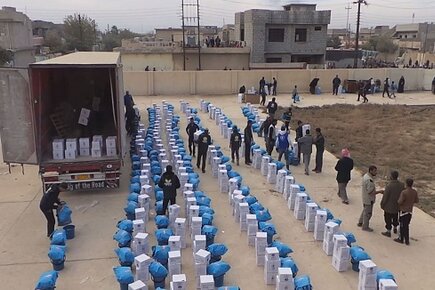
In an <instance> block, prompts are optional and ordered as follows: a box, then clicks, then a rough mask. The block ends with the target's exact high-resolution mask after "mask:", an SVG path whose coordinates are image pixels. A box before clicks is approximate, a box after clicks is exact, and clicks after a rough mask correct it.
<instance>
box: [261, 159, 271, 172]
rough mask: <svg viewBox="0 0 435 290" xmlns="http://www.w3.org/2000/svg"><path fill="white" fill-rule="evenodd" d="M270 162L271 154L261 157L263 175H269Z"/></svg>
mask: <svg viewBox="0 0 435 290" xmlns="http://www.w3.org/2000/svg"><path fill="white" fill-rule="evenodd" d="M269 162H270V156H268V155H264V156H263V157H262V158H261V174H262V175H263V176H267V172H268V171H269Z"/></svg>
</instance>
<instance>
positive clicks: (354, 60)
mask: <svg viewBox="0 0 435 290" xmlns="http://www.w3.org/2000/svg"><path fill="white" fill-rule="evenodd" d="M353 4H358V13H357V19H356V35H355V55H354V58H353V67H354V68H357V67H358V49H359V47H358V46H359V25H360V21H361V4H364V5H367V2H366V1H365V0H358V1H355V2H353Z"/></svg>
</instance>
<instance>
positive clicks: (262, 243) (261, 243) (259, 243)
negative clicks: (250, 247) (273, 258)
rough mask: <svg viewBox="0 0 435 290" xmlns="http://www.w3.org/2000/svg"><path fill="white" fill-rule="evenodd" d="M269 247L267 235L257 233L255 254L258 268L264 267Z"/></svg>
mask: <svg viewBox="0 0 435 290" xmlns="http://www.w3.org/2000/svg"><path fill="white" fill-rule="evenodd" d="M266 247H267V233H264V232H257V234H256V236H255V253H256V255H257V256H256V261H257V266H264V262H265V256H264V255H265V254H266Z"/></svg>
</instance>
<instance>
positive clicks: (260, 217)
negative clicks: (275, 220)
mask: <svg viewBox="0 0 435 290" xmlns="http://www.w3.org/2000/svg"><path fill="white" fill-rule="evenodd" d="M255 215H256V216H257V221H259V222H267V221H269V220H271V219H272V216H271V215H270V213H269V210H268V209H263V210H259V211H256V212H255Z"/></svg>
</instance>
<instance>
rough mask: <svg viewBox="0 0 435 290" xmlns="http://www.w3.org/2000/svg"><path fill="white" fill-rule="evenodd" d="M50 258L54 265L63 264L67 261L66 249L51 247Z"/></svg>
mask: <svg viewBox="0 0 435 290" xmlns="http://www.w3.org/2000/svg"><path fill="white" fill-rule="evenodd" d="M48 257H49V258H50V260H51V262H52V263H54V264H60V263H62V262H63V261H65V247H63V246H57V245H51V246H50V250H49V251H48Z"/></svg>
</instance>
